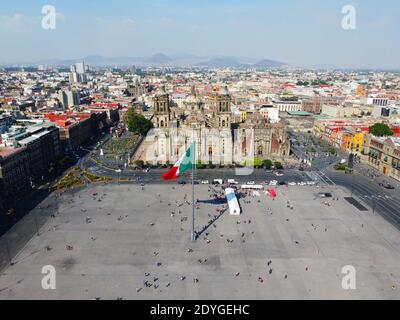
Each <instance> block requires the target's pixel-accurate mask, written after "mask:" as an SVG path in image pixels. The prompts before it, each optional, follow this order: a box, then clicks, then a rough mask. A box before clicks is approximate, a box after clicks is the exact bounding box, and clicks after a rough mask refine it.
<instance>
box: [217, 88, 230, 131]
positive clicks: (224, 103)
mask: <svg viewBox="0 0 400 320" xmlns="http://www.w3.org/2000/svg"><path fill="white" fill-rule="evenodd" d="M231 103H232V97H231V95H230V94H229V92H228V88H227V86H226V85H224V86H222V87H221V90H220V92H219V93H218V94H217V96H216V108H217V126H218V127H219V128H228V129H229V128H230V127H231Z"/></svg>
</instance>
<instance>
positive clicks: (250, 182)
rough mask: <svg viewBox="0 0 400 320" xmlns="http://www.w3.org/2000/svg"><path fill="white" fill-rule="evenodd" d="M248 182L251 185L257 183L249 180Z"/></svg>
mask: <svg viewBox="0 0 400 320" xmlns="http://www.w3.org/2000/svg"><path fill="white" fill-rule="evenodd" d="M247 184H248V185H250V186H253V185H255V184H256V183H255V182H254V181H249V182H247Z"/></svg>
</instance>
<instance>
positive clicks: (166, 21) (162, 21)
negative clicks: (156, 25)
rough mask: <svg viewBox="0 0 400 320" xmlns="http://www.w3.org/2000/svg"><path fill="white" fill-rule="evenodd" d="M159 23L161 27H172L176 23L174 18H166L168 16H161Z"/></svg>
mask: <svg viewBox="0 0 400 320" xmlns="http://www.w3.org/2000/svg"><path fill="white" fill-rule="evenodd" d="M160 25H161V26H163V27H173V26H175V25H176V22H175V20H174V19H171V18H168V17H161V18H160Z"/></svg>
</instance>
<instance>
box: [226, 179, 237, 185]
mask: <svg viewBox="0 0 400 320" xmlns="http://www.w3.org/2000/svg"><path fill="white" fill-rule="evenodd" d="M228 183H229V184H238V183H239V182H237V181H236V180H235V179H228Z"/></svg>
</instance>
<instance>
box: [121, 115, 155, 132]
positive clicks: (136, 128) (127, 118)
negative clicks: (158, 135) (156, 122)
mask: <svg viewBox="0 0 400 320" xmlns="http://www.w3.org/2000/svg"><path fill="white" fill-rule="evenodd" d="M124 122H125V123H126V124H127V125H128V130H129V131H130V132H133V133H136V134H140V135H142V136H144V135H146V133H147V132H148V131H149V130H150V129H151V128H152V127H153V124H152V123H151V121H150V120H147V119H146V118H145V117H144V116H143V115H141V114H139V113H137V112H136V111H135V110H134V109H132V108H130V109H128V111H127V112H126V113H125V115H124Z"/></svg>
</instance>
